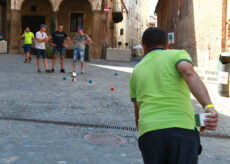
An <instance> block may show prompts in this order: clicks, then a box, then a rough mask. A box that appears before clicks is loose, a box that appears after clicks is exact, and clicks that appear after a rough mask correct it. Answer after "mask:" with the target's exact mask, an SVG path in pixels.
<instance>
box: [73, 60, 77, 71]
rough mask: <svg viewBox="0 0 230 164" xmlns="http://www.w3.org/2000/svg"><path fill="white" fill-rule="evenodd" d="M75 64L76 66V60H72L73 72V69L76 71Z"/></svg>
mask: <svg viewBox="0 0 230 164" xmlns="http://www.w3.org/2000/svg"><path fill="white" fill-rule="evenodd" d="M76 66H77V62H76V61H74V62H73V72H75V71H76Z"/></svg>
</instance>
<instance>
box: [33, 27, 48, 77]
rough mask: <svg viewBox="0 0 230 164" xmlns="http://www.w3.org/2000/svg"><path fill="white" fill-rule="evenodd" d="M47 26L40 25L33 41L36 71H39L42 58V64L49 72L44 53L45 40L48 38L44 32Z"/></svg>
mask: <svg viewBox="0 0 230 164" xmlns="http://www.w3.org/2000/svg"><path fill="white" fill-rule="evenodd" d="M46 30H47V26H46V25H44V24H42V25H41V26H40V31H38V32H37V33H36V42H35V49H36V54H37V68H38V73H41V64H40V58H41V57H42V58H43V62H44V66H45V69H46V70H45V72H46V73H51V71H50V70H49V66H48V61H47V55H46V42H48V41H49V38H48V36H47V34H46Z"/></svg>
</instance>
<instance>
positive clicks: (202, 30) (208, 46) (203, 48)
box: [194, 0, 222, 67]
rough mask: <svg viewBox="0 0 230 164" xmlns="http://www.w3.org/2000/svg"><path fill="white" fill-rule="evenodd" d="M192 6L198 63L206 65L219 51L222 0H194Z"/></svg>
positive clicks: (217, 56)
mask: <svg viewBox="0 0 230 164" xmlns="http://www.w3.org/2000/svg"><path fill="white" fill-rule="evenodd" d="M194 6H195V7H194V14H195V15H194V18H195V33H196V42H197V54H198V55H199V62H198V63H199V65H205V66H206V67H207V66H210V64H209V63H210V61H215V60H217V59H218V58H219V54H220V53H221V41H222V1H220V0H211V1H209V0H202V1H194ZM214 11H215V12H214Z"/></svg>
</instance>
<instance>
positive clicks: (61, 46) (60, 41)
mask: <svg viewBox="0 0 230 164" xmlns="http://www.w3.org/2000/svg"><path fill="white" fill-rule="evenodd" d="M65 40H67V43H64V41H65ZM50 42H51V46H52V47H54V54H53V62H52V70H51V71H52V72H55V65H56V61H57V55H58V53H59V54H60V62H61V71H60V72H62V73H65V69H64V57H65V48H66V47H67V46H68V45H69V44H70V38H69V37H68V35H67V34H66V33H65V32H64V31H63V25H62V24H59V25H58V30H57V31H55V32H54V33H53V34H52V35H51V37H50Z"/></svg>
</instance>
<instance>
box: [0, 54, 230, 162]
mask: <svg viewBox="0 0 230 164" xmlns="http://www.w3.org/2000/svg"><path fill="white" fill-rule="evenodd" d="M23 60H24V56H22V55H2V54H1V55H0V84H1V85H0V104H1V105H0V117H14V118H27V119H38V120H50V121H68V122H80V123H88V124H94V125H97V124H106V125H112V126H129V127H134V112H133V106H132V103H131V102H130V99H129V92H128V81H129V76H130V72H131V71H132V68H133V67H134V66H135V64H136V62H130V63H122V62H107V61H103V60H96V61H92V62H90V63H87V64H86V74H85V75H79V76H78V77H77V81H76V82H72V81H71V77H70V75H69V73H66V74H61V73H59V68H60V67H59V63H57V68H56V70H57V72H56V73H53V74H45V73H41V74H38V73H37V72H36V65H35V64H34V63H35V58H34V61H33V63H32V64H24V63H22V61H23ZM49 62H50V61H49ZM71 64H72V61H71V60H69V59H66V61H65V65H66V67H65V68H66V71H67V72H69V71H71ZM77 69H78V70H80V68H79V65H78V67H77ZM43 70H44V69H43ZM78 72H79V71H78ZM114 73H118V76H115V75H114ZM63 77H67V80H63ZM88 80H92V83H89V82H88ZM216 86H217V84H215V83H207V87H208V89H209V91H210V94H211V97H212V99H213V102H214V104H215V105H216V108H217V110H218V112H219V114H220V125H219V127H218V129H217V131H216V132H214V133H217V134H228V135H230V110H229V109H230V103H229V102H230V99H229V98H222V97H219V96H218V94H217V92H216ZM111 88H114V89H115V90H114V91H113V92H112V91H111V90H110V89H111ZM192 99H193V103H194V107H195V110H196V112H201V111H202V109H201V107H200V105H199V104H198V103H197V101H196V100H195V99H194V98H192ZM0 131H1V133H0V164H8V163H13V164H27V163H28V164H78V163H79V164H81V163H83V164H85V163H90V164H94V163H95V164H104V163H108V161H109V163H112V164H113V163H114V164H123V163H124V164H126V163H127V164H132V163H133V164H135V163H143V162H142V159H141V154H140V152H139V149H138V145H137V136H136V135H137V134H136V133H135V132H131V131H121V130H111V129H100V128H89V127H69V126H60V125H52V124H40V123H34V122H18V121H6V120H0ZM94 133H102V134H111V135H116V136H120V137H122V138H123V139H124V140H125V141H126V143H125V144H123V145H105V144H93V143H90V142H89V141H87V140H85V138H84V137H85V135H87V134H94ZM202 144H203V148H204V150H203V154H202V155H201V156H200V163H201V164H229V163H230V151H229V150H230V140H227V139H215V138H202Z"/></svg>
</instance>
